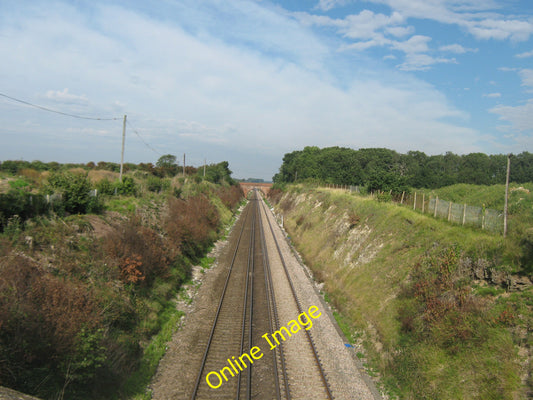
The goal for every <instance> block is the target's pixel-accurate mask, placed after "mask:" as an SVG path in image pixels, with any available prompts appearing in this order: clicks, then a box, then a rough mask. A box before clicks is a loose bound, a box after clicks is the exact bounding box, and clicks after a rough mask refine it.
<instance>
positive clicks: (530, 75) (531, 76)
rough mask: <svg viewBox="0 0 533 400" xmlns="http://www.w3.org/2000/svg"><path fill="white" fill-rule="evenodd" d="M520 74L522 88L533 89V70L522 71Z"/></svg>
mask: <svg viewBox="0 0 533 400" xmlns="http://www.w3.org/2000/svg"><path fill="white" fill-rule="evenodd" d="M518 74H519V75H520V78H522V86H529V87H531V88H533V69H522V70H520V71H519V72H518Z"/></svg>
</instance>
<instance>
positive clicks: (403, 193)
mask: <svg viewBox="0 0 533 400" xmlns="http://www.w3.org/2000/svg"><path fill="white" fill-rule="evenodd" d="M403 196H405V192H402V199H401V200H400V204H403Z"/></svg>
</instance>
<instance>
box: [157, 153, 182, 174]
mask: <svg viewBox="0 0 533 400" xmlns="http://www.w3.org/2000/svg"><path fill="white" fill-rule="evenodd" d="M155 166H156V167H157V169H158V172H159V174H158V175H161V176H174V175H177V173H178V163H177V159H176V156H174V155H172V154H165V155H163V156H161V157H159V159H158V160H157V162H156V163H155Z"/></svg>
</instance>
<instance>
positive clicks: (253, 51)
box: [0, 0, 533, 179]
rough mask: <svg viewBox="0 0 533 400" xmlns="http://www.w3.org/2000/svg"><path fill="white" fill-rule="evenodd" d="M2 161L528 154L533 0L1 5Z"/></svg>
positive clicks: (265, 165) (14, 1)
mask: <svg viewBox="0 0 533 400" xmlns="http://www.w3.org/2000/svg"><path fill="white" fill-rule="evenodd" d="M0 59H2V60H3V61H2V63H0V93H1V94H4V95H8V96H11V97H14V98H17V99H21V100H24V101H27V102H30V103H33V104H37V105H40V106H43V107H47V108H50V109H54V110H58V111H61V112H65V113H69V114H75V115H80V116H88V117H100V118H110V117H111V118H113V117H116V118H118V119H116V120H111V121H92V120H85V119H76V118H70V117H67V116H62V115H59V114H55V113H50V112H46V111H43V110H39V109H36V108H32V107H29V106H24V105H22V104H20V103H17V102H14V101H12V100H9V99H7V98H5V97H0V119H1V121H2V124H1V127H0V143H1V146H0V159H25V160H34V159H40V160H43V161H52V160H55V161H60V162H88V161H100V160H105V161H116V162H118V161H119V160H120V141H121V135H122V120H121V118H122V116H123V115H124V114H127V115H128V122H129V124H128V126H127V139H126V155H125V159H126V161H129V162H155V161H156V160H157V159H158V157H159V156H160V155H162V154H167V153H171V154H175V155H177V156H178V158H180V157H181V155H182V154H183V153H186V154H187V159H188V161H189V162H190V163H192V164H193V165H196V166H198V165H201V164H202V163H203V160H204V159H207V161H208V163H209V162H219V161H222V160H227V161H229V163H230V168H231V169H232V170H233V171H234V176H235V177H241V178H246V177H260V178H264V179H270V178H271V177H272V175H274V173H276V172H277V170H278V168H279V166H280V164H281V160H282V157H283V155H284V154H285V153H287V152H290V151H293V150H297V149H302V148H303V147H304V146H309V145H314V146H320V147H326V146H345V147H351V148H355V149H357V148H364V147H387V148H390V149H394V150H397V151H399V152H406V151H409V150H421V151H424V152H426V153H427V154H442V153H445V152H446V151H453V152H455V153H459V154H465V153H470V152H478V151H479V152H485V153H489V154H501V153H508V152H513V153H519V152H522V151H533V3H532V2H531V0H366V1H363V0H299V1H296V0H231V1H227V0H226V1H223V0H202V1H200V0H182V1H177V0H160V1H157V2H156V1H125V0H107V1H99V0H92V1H84V0H76V1H50V0H47V1H25V0H0Z"/></svg>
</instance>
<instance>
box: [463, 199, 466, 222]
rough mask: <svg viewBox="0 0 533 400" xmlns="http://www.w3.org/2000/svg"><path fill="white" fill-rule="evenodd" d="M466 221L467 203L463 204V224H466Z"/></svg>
mask: <svg viewBox="0 0 533 400" xmlns="http://www.w3.org/2000/svg"><path fill="white" fill-rule="evenodd" d="M465 222H466V204H465V205H463V225H464V224H465Z"/></svg>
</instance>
